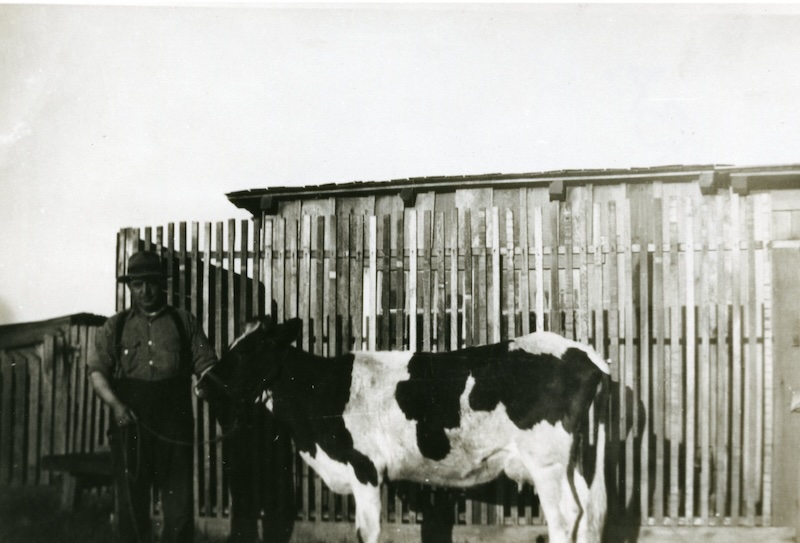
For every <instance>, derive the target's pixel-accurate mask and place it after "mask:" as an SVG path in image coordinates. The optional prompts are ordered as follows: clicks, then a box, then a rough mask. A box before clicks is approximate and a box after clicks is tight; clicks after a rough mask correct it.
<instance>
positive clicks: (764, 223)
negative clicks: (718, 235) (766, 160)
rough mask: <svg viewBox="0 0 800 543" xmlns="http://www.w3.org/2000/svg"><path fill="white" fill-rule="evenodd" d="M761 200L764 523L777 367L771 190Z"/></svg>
mask: <svg viewBox="0 0 800 543" xmlns="http://www.w3.org/2000/svg"><path fill="white" fill-rule="evenodd" d="M757 198H758V200H757V201H759V202H760V206H759V207H760V209H759V218H760V221H759V222H758V223H757V227H756V239H757V240H759V241H761V243H762V250H761V258H760V264H761V265H762V266H763V268H762V270H763V271H762V276H761V279H760V284H761V285H762V287H763V299H762V304H763V308H764V315H763V327H764V329H763V340H764V352H763V356H764V367H763V374H764V380H763V387H764V413H763V420H764V462H763V476H762V477H763V489H762V494H761V504H762V511H761V515H762V524H763V525H764V526H771V525H772V477H773V439H774V434H775V429H774V428H773V424H774V413H773V406H774V404H773V402H774V392H773V386H774V380H773V379H774V369H773V360H772V356H773V353H772V341H773V337H772V275H771V270H772V266H771V258H770V251H769V249H768V246H767V242H768V240H769V234H770V229H769V221H770V219H771V205H770V196H769V195H768V194H761V195H758V196H757Z"/></svg>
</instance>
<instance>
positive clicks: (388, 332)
mask: <svg viewBox="0 0 800 543" xmlns="http://www.w3.org/2000/svg"><path fill="white" fill-rule="evenodd" d="M378 239H379V240H380V243H381V245H380V247H379V249H378V250H379V252H380V253H381V255H382V257H383V258H381V271H382V274H381V279H380V284H381V288H380V301H381V302H380V304H381V308H380V315H381V333H380V334H381V337H380V342H379V348H380V349H383V350H387V351H388V350H392V312H393V311H394V308H393V307H392V289H393V288H394V287H395V285H396V283H395V279H396V277H395V274H394V273H393V266H392V215H391V214H387V215H384V216H383V231H382V232H381V233H380V234H379V235H378ZM387 506H388V505H387Z"/></svg>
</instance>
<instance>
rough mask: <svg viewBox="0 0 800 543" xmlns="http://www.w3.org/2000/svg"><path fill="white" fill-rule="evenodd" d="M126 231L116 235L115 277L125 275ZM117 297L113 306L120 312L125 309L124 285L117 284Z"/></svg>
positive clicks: (123, 230)
mask: <svg viewBox="0 0 800 543" xmlns="http://www.w3.org/2000/svg"><path fill="white" fill-rule="evenodd" d="M126 239H127V230H126V229H122V230H120V231H119V232H118V233H117V263H116V277H119V276H121V275H124V274H125V270H126V262H127V254H126V253H127V251H126V247H127V243H126ZM116 288H117V297H116V305H115V306H114V307H115V308H116V310H117V311H121V310H122V309H123V308H124V307H125V291H126V288H125V285H124V284H122V283H119V282H117V284H116Z"/></svg>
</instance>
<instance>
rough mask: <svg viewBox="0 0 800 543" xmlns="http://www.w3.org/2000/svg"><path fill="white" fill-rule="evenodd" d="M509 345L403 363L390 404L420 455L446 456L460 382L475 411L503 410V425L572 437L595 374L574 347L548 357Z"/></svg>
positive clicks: (455, 422) (457, 421) (587, 402)
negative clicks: (548, 427) (404, 373)
mask: <svg viewBox="0 0 800 543" xmlns="http://www.w3.org/2000/svg"><path fill="white" fill-rule="evenodd" d="M509 344H510V342H504V343H499V344H495V345H487V346H484V347H474V348H469V349H464V350H461V351H453V352H450V353H438V354H429V353H418V354H415V355H414V356H413V357H412V358H411V360H410V361H409V364H408V371H409V374H410V377H409V379H408V380H407V381H402V382H400V383H398V385H397V389H396V398H397V403H398V405H399V406H400V409H401V410H402V411H403V413H405V415H406V417H407V418H408V419H409V420H414V421H416V422H417V445H418V447H419V450H420V452H421V453H422V455H423V456H425V457H426V458H430V459H432V460H442V459H443V458H445V457H446V456H447V455H448V454H449V452H450V441H449V439H448V438H447V434H446V433H445V430H446V429H453V428H458V426H459V425H460V423H461V421H460V405H459V398H460V397H461V395H462V394H463V393H464V390H465V387H466V382H467V378H468V377H469V376H470V375H472V376H473V378H474V379H475V386H474V387H473V389H472V392H471V393H470V396H469V403H470V407H471V408H472V409H473V410H475V411H493V410H494V409H495V408H496V407H497V406H498V404H500V403H502V404H503V405H505V407H506V411H507V413H508V416H509V418H510V419H511V421H512V422H513V423H514V424H515V425H516V426H517V427H518V428H521V429H530V428H532V427H533V426H534V425H535V424H537V423H539V422H541V421H544V420H546V421H548V422H549V423H550V424H555V423H556V422H557V421H559V420H560V421H562V423H563V425H564V429H565V430H566V431H568V432H575V431H576V430H577V428H578V425H579V424H580V419H581V417H582V416H583V415H584V414H585V413H586V410H587V409H588V406H589V405H590V404H591V402H592V399H593V397H594V394H595V391H596V390H597V384H598V383H599V380H600V378H601V376H602V375H603V374H602V372H601V370H600V369H599V368H598V367H597V366H596V365H595V364H594V363H593V362H592V361H591V360H590V359H589V357H588V355H587V354H586V353H585V352H584V351H583V350H581V349H577V348H570V349H568V350H567V351H566V352H565V353H564V355H563V356H562V357H561V358H559V357H556V356H553V355H551V354H531V353H528V352H526V351H523V350H514V351H509V350H508V347H509Z"/></svg>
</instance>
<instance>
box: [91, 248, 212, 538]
mask: <svg viewBox="0 0 800 543" xmlns="http://www.w3.org/2000/svg"><path fill="white" fill-rule="evenodd" d="M118 281H119V282H121V283H124V284H126V285H127V286H128V289H129V290H130V294H131V308H130V309H128V310H125V311H122V312H120V313H118V314H116V315H114V316H113V317H111V318H110V319H108V321H107V322H106V323H105V325H104V326H103V328H102V329H101V330H100V331H99V332H98V334H97V337H96V349H95V353H94V355H93V356H91V357H90V359H89V360H88V361H87V364H88V368H89V372H90V380H91V383H92V386H93V387H94V389H95V391H96V392H97V394H98V395H99V396H100V398H102V400H103V401H104V402H105V403H106V404H108V406H109V407H110V408H111V413H112V417H113V420H112V425H111V432H110V434H111V449H112V455H113V457H114V466H115V474H116V485H117V499H118V516H119V526H118V528H119V530H118V531H119V536H120V539H121V540H122V541H124V542H125V543H144V542H149V541H151V538H152V528H151V525H150V513H151V507H150V497H151V488H152V487H153V486H154V485H155V486H156V487H157V488H159V489H160V491H161V503H162V511H163V515H164V526H163V531H162V534H161V538H160V540H159V541H161V542H164V543H191V542H192V541H193V538H194V491H193V476H194V474H193V454H194V447H193V441H194V420H193V414H192V394H191V376H192V373H194V374H195V375H199V374H200V373H201V372H202V371H203V370H205V369H206V368H208V367H209V366H211V365H212V364H214V363H215V362H216V360H217V358H216V354H215V352H214V349H213V348H212V346H211V344H210V343H209V341H208V339H207V338H206V336H205V334H204V333H203V330H202V327H201V325H200V324H199V323H198V321H197V319H196V318H195V317H194V316H193V315H191V314H190V313H188V312H187V311H184V310H181V309H177V308H174V307H171V306H170V305H169V304H168V303H167V299H166V289H165V283H166V277H165V275H164V273H163V271H162V266H161V260H160V258H159V256H158V254H156V253H154V252H149V251H144V252H138V253H136V254H134V255H133V256H131V258H130V260H129V263H128V273H127V275H123V276H121V277H120V278H119V279H118Z"/></svg>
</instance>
